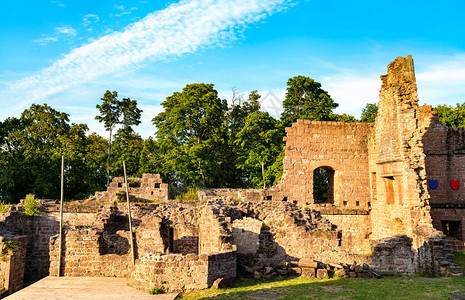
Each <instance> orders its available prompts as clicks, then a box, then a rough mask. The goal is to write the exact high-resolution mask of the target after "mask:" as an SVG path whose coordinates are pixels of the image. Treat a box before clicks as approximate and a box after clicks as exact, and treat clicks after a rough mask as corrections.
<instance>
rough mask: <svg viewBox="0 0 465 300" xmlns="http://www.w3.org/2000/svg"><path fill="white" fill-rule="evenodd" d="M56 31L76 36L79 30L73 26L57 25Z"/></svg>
mask: <svg viewBox="0 0 465 300" xmlns="http://www.w3.org/2000/svg"><path fill="white" fill-rule="evenodd" d="M55 31H56V32H57V33H59V34H63V35H69V36H76V34H77V31H76V30H75V29H74V28H73V27H71V26H62V27H56V28H55Z"/></svg>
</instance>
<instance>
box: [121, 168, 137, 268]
mask: <svg viewBox="0 0 465 300" xmlns="http://www.w3.org/2000/svg"><path fill="white" fill-rule="evenodd" d="M123 170H124V185H125V186H126V201H127V203H128V217H129V240H130V242H131V253H132V264H134V262H135V260H136V255H135V252H134V237H133V235H132V220H131V205H130V203H129V185H128V177H127V176H126V162H125V161H123Z"/></svg>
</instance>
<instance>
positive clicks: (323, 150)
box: [278, 120, 373, 208]
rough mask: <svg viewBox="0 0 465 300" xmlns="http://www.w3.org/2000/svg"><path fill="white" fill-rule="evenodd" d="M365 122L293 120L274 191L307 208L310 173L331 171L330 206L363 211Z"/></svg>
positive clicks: (366, 192) (367, 127)
mask: <svg viewBox="0 0 465 300" xmlns="http://www.w3.org/2000/svg"><path fill="white" fill-rule="evenodd" d="M372 126H373V125H372V124H369V123H342V122H319V121H309V120H297V122H296V123H294V124H292V127H288V128H286V133H287V136H286V137H285V141H286V146H285V158H284V161H283V169H284V173H283V179H282V180H281V182H280V184H279V185H278V188H280V189H281V191H282V195H283V197H287V199H288V201H297V202H298V204H300V205H311V204H313V203H314V199H313V171H314V170H315V169H317V168H318V167H329V168H330V169H332V170H334V190H333V193H334V197H333V199H334V204H335V205H337V206H345V207H351V208H357V207H360V208H367V207H369V205H370V204H369V203H370V177H369V173H368V136H369V135H370V133H371V130H372Z"/></svg>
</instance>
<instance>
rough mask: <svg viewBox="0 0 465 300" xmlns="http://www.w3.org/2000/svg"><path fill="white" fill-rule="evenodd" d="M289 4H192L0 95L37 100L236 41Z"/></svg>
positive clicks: (79, 51) (266, 0)
mask: <svg viewBox="0 0 465 300" xmlns="http://www.w3.org/2000/svg"><path fill="white" fill-rule="evenodd" d="M290 1H291V0H204V1H201V0H188V1H181V2H179V3H176V4H172V5H170V6H169V7H167V8H166V9H163V10H161V11H158V12H154V13H151V14H149V15H147V16H146V17H145V18H144V19H142V20H141V21H139V22H136V23H133V24H132V25H129V26H128V27H126V28H125V29H124V30H123V31H122V32H115V33H112V34H109V35H107V36H104V37H102V38H100V39H98V40H96V41H94V42H92V43H90V44H87V45H85V46H82V47H79V48H76V49H74V50H72V51H71V52H70V53H69V54H67V55H64V56H63V58H61V59H59V60H57V61H56V62H54V63H53V64H52V65H51V66H50V67H48V68H46V69H43V70H42V71H40V72H39V73H37V74H36V75H33V76H30V77H26V78H24V79H22V80H19V81H18V82H16V83H14V84H12V85H11V86H10V87H9V88H7V89H6V90H3V91H1V92H0V100H1V101H0V103H1V102H4V101H5V99H13V98H14V99H18V98H22V99H28V101H27V102H25V103H23V106H24V107H25V106H27V105H28V104H30V103H31V102H34V101H37V100H45V99H47V97H49V96H51V95H55V94H57V93H60V92H61V91H64V90H67V89H70V88H72V87H75V86H77V85H79V84H82V83H85V82H88V81H91V80H93V79H94V78H97V77H99V76H103V75H107V74H112V73H115V72H117V71H119V70H121V69H123V68H128V67H129V68H137V67H139V66H140V65H141V64H143V63H145V62H149V61H160V60H165V59H169V58H173V57H178V56H181V55H183V54H187V53H193V52H196V51H198V50H199V49H201V48H204V47H209V46H216V45H219V44H221V43H224V42H226V41H229V40H231V39H233V38H234V36H235V34H236V33H237V31H238V30H240V29H242V28H244V27H245V26H247V25H248V24H251V23H255V22H258V21H260V20H262V19H264V18H266V17H267V16H269V15H271V14H273V13H275V12H277V11H279V10H281V9H284V8H285V7H286V5H287V4H288V3H289V2H290Z"/></svg>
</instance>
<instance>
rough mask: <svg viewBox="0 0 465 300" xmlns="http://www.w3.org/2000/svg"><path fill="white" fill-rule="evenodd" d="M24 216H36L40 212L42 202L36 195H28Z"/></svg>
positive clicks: (25, 201)
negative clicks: (38, 200)
mask: <svg viewBox="0 0 465 300" xmlns="http://www.w3.org/2000/svg"><path fill="white" fill-rule="evenodd" d="M23 209H24V211H23V213H22V214H21V215H22V216H23V217H36V216H38V215H39V214H40V203H39V202H37V201H36V199H35V196H34V195H31V194H29V195H27V196H26V199H25V200H24V203H23Z"/></svg>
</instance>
